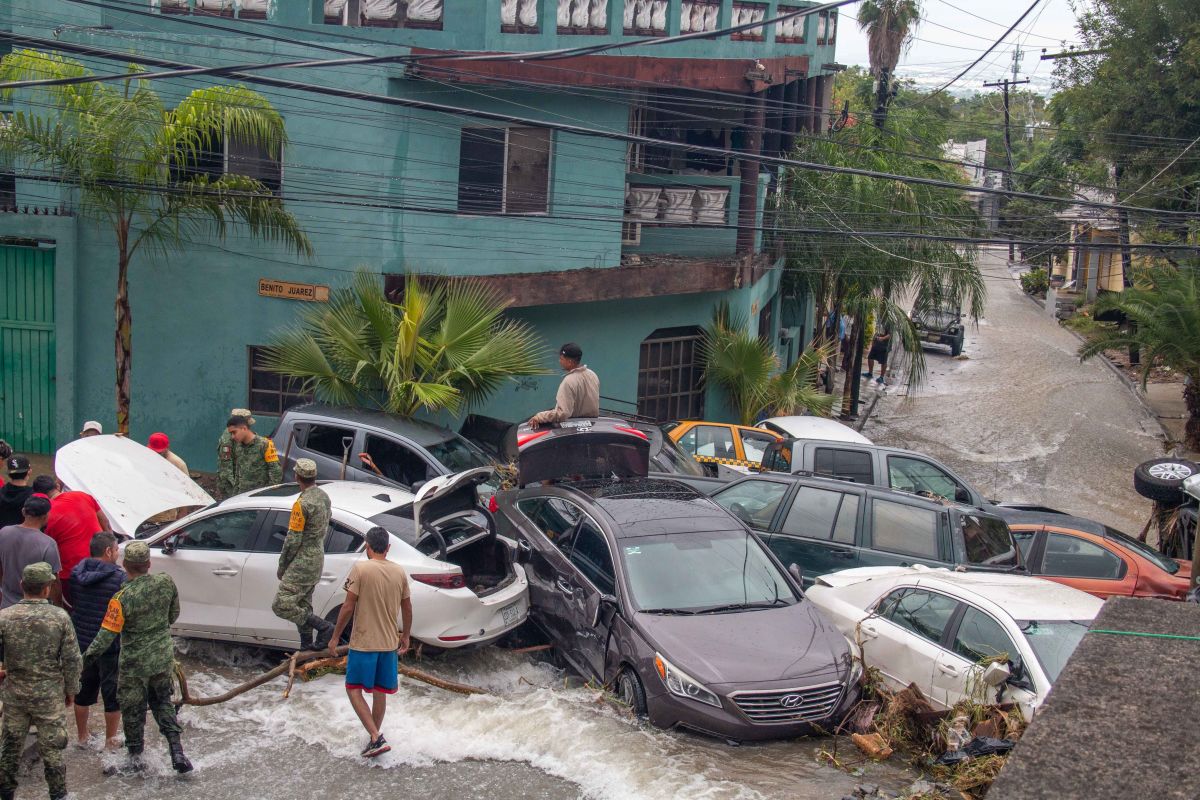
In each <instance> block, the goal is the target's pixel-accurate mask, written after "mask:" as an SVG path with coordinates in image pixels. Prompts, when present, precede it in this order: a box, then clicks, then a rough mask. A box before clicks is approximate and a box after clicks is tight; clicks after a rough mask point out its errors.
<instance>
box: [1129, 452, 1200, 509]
mask: <svg viewBox="0 0 1200 800" xmlns="http://www.w3.org/2000/svg"><path fill="white" fill-rule="evenodd" d="M1197 472H1200V467H1198V466H1197V465H1196V463H1195V462H1193V461H1188V460H1187V459H1183V458H1155V459H1152V460H1150V461H1146V462H1144V463H1141V464H1138V465H1137V466H1136V467H1135V468H1134V470H1133V488H1134V489H1136V490H1137V493H1138V494H1140V495H1141V496H1142V497H1145V498H1147V499H1149V500H1153V501H1154V502H1156V503H1176V504H1178V503H1179V502H1180V501H1181V500H1183V481H1184V479H1185V478H1189V477H1191V476H1192V475H1195V474H1196V473H1197Z"/></svg>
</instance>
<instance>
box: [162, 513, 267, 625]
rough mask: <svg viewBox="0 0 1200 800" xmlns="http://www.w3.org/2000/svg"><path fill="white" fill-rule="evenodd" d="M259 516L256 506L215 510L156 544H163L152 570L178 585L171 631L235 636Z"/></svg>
mask: <svg viewBox="0 0 1200 800" xmlns="http://www.w3.org/2000/svg"><path fill="white" fill-rule="evenodd" d="M262 515H263V512H262V511H258V510H255V509H239V510H236V511H225V512H220V511H218V512H217V513H214V514H208V515H207V516H205V517H203V518H202V519H198V520H196V521H194V522H190V523H188V524H187V525H185V526H183V527H182V528H179V529H177V530H175V531H173V532H172V533H170V534H169V535H168V536H166V537H164V538H163V539H161V540H159V541H158V542H156V543H155V546H156V547H159V546H163V552H162V554H161V555H159V554H155V558H154V568H155V570H157V571H159V572H164V573H166V574H167V575H170V576H171V578H172V579H173V580H174V581H175V586H176V587H178V589H179V619H178V620H176V622H175V626H174V627H175V629H177V630H178V631H180V632H181V633H185V634H187V635H197V634H202V635H204V636H213V637H215V638H234V637H235V636H236V635H237V616H238V607H239V605H240V604H241V599H242V589H243V586H244V580H245V575H244V570H245V566H246V560H247V557H248V556H249V555H250V551H251V548H252V547H253V546H254V542H255V537H256V536H257V534H258V528H259V525H260V523H261V518H262ZM164 545H165V546H164ZM268 605H269V604H268Z"/></svg>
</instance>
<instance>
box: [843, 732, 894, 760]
mask: <svg viewBox="0 0 1200 800" xmlns="http://www.w3.org/2000/svg"><path fill="white" fill-rule="evenodd" d="M850 741H852V742H854V744H855V746H856V747H858V749H859V750H861V751H863V753H864V754H865V755H867V756H869V757H871V758H873V759H875V760H876V761H883V760H885V759H887V758H888V757H889V756H891V754H892V748H891V747H889V746H888V743H887V742H886V741H884V739H883V737H882V736H880V735H879V734H878V733H852V734H850Z"/></svg>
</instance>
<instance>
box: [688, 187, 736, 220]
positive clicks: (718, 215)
mask: <svg viewBox="0 0 1200 800" xmlns="http://www.w3.org/2000/svg"><path fill="white" fill-rule="evenodd" d="M728 199H729V190H728V189H698V190H697V191H696V200H697V203H696V205H697V206H698V207H697V209H696V222H699V223H701V224H704V225H724V224H725V201H726V200H728Z"/></svg>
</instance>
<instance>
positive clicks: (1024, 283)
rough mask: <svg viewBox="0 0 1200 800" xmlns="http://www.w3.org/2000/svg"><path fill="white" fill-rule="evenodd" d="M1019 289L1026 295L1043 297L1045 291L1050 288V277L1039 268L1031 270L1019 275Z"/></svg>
mask: <svg viewBox="0 0 1200 800" xmlns="http://www.w3.org/2000/svg"><path fill="white" fill-rule="evenodd" d="M1021 288H1022V289H1024V290H1025V292H1026V293H1027V294H1036V295H1038V296H1045V294H1046V290H1047V289H1049V288H1050V277H1049V276H1048V275H1047V274H1046V270H1044V269H1041V268H1040V267H1039V268H1038V269H1031V270H1029V271H1028V272H1024V273H1022V274H1021Z"/></svg>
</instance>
